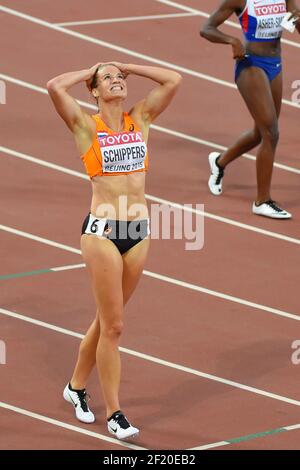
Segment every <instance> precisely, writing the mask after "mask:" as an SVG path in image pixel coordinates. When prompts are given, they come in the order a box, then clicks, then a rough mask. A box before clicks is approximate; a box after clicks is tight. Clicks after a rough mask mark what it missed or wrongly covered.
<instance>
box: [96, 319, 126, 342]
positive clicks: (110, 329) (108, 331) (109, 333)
mask: <svg viewBox="0 0 300 470" xmlns="http://www.w3.org/2000/svg"><path fill="white" fill-rule="evenodd" d="M122 333H123V322H122V320H121V319H113V320H110V321H106V322H105V323H104V325H103V324H102V329H101V335H104V336H106V337H107V338H110V339H117V338H119V337H120V336H121V334H122Z"/></svg>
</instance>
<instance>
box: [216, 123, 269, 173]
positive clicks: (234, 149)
mask: <svg viewBox="0 0 300 470" xmlns="http://www.w3.org/2000/svg"><path fill="white" fill-rule="evenodd" d="M260 143H261V136H260V132H259V130H258V128H257V126H256V125H254V128H253V129H250V130H248V131H246V132H244V133H243V134H241V135H240V137H239V138H238V139H237V141H236V142H235V143H234V144H233V145H231V146H230V147H229V148H228V149H227V150H225V152H223V153H222V154H221V156H220V158H219V159H218V165H219V166H221V167H222V168H225V167H226V166H227V165H228V164H229V163H231V162H232V161H233V160H235V159H236V158H238V157H240V156H242V155H243V154H244V153H247V152H250V150H252V149H254V148H255V147H257V145H259V144H260Z"/></svg>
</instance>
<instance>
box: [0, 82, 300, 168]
mask: <svg viewBox="0 0 300 470" xmlns="http://www.w3.org/2000/svg"><path fill="white" fill-rule="evenodd" d="M0 79H2V80H5V81H7V82H9V83H13V84H14V85H17V86H21V87H23V88H27V89H29V90H32V91H36V92H38V93H42V94H43V95H48V92H47V90H46V88H42V87H39V86H37V85H33V84H32V83H28V82H25V81H23V80H18V79H17V78H14V77H11V76H9V75H5V74H3V73H0ZM77 102H78V103H79V104H80V105H81V106H84V107H85V108H88V109H91V110H93V111H96V112H97V110H98V108H97V107H96V106H95V105H93V104H91V103H88V102H86V101H81V100H77ZM151 128H152V129H154V130H155V131H157V132H161V133H163V134H167V135H172V136H173V137H177V138H179V139H183V140H186V141H188V142H193V143H196V144H200V145H203V146H205V147H209V148H212V149H215V150H227V148H228V147H225V146H224V145H220V144H217V143H215V142H210V141H208V140H204V139H200V138H199V137H195V136H192V135H188V134H184V133H183V132H178V131H175V130H173V129H168V128H167V127H162V126H158V125H156V124H152V125H151ZM2 148H3V147H2ZM242 157H243V158H246V159H247V160H252V161H256V157H255V156H254V155H250V154H248V153H245V154H244V155H242ZM54 166H55V165H54ZM274 167H275V168H279V169H280V170H285V171H289V172H290V173H295V174H297V175H300V169H299V168H294V167H292V166H288V165H284V164H282V163H276V162H275V163H274Z"/></svg>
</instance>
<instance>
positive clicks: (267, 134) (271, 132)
mask: <svg viewBox="0 0 300 470" xmlns="http://www.w3.org/2000/svg"><path fill="white" fill-rule="evenodd" d="M261 136H262V139H263V140H268V141H269V142H271V144H272V145H276V144H277V142H278V140H279V129H278V122H277V121H273V122H272V123H270V124H268V125H266V126H264V127H263V128H262V129H261Z"/></svg>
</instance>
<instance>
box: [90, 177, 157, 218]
mask: <svg viewBox="0 0 300 470" xmlns="http://www.w3.org/2000/svg"><path fill="white" fill-rule="evenodd" d="M145 176H146V173H145V172H137V173H131V174H128V175H118V176H95V177H94V178H92V189H93V197H92V204H91V213H92V214H93V215H95V216H97V217H101V218H110V219H117V220H134V219H147V218H148V208H147V203H146V199H145Z"/></svg>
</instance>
